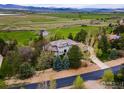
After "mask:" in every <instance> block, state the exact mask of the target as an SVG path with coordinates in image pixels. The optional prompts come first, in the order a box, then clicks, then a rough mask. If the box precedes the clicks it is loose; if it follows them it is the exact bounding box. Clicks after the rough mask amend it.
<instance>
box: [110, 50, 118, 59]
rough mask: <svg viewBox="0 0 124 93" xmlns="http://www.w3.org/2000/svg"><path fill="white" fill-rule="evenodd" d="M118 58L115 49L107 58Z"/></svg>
mask: <svg viewBox="0 0 124 93" xmlns="http://www.w3.org/2000/svg"><path fill="white" fill-rule="evenodd" d="M117 57H118V52H117V50H116V49H112V50H111V52H110V54H109V58H110V59H116V58H117Z"/></svg>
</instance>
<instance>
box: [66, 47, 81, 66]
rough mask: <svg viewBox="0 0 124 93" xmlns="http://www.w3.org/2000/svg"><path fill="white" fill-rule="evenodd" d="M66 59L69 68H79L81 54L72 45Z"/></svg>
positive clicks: (78, 49) (77, 48)
mask: <svg viewBox="0 0 124 93" xmlns="http://www.w3.org/2000/svg"><path fill="white" fill-rule="evenodd" d="M68 57H69V62H70V67H71V68H79V67H80V66H81V61H80V60H81V59H82V53H81V50H80V48H79V47H78V46H76V45H73V46H72V48H70V49H69V51H68Z"/></svg>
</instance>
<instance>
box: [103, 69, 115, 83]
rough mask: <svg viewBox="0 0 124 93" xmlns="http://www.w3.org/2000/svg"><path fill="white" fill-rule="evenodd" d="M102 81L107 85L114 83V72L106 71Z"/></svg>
mask: <svg viewBox="0 0 124 93" xmlns="http://www.w3.org/2000/svg"><path fill="white" fill-rule="evenodd" d="M102 80H103V81H104V82H105V83H107V82H112V81H114V74H113V73H112V71H111V70H109V69H108V70H105V71H104V74H103V77H102Z"/></svg>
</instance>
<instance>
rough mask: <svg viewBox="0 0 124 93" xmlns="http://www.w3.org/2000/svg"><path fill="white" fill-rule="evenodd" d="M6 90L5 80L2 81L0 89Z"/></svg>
mask: <svg viewBox="0 0 124 93" xmlns="http://www.w3.org/2000/svg"><path fill="white" fill-rule="evenodd" d="M5 88H6V84H5V82H4V81H3V80H0V89H5Z"/></svg>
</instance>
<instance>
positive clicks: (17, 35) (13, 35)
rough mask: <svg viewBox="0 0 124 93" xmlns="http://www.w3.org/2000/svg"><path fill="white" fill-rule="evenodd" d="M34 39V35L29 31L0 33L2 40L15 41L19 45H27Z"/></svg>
mask: <svg viewBox="0 0 124 93" xmlns="http://www.w3.org/2000/svg"><path fill="white" fill-rule="evenodd" d="M35 37H36V33H34V32H31V31H28V32H26V31H23V32H0V38H3V39H4V40H14V39H15V40H17V41H18V43H19V45H22V44H28V42H29V41H30V40H32V39H34V38H35Z"/></svg>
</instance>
